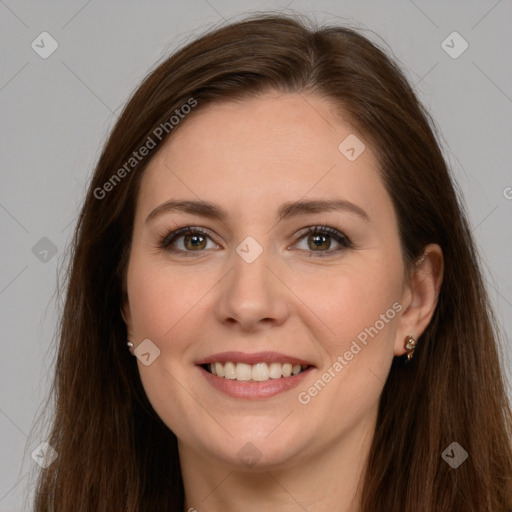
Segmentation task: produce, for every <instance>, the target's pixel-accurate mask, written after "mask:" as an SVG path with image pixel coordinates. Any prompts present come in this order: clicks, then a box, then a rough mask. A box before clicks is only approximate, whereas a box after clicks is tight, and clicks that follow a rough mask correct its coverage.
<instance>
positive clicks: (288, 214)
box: [146, 199, 371, 222]
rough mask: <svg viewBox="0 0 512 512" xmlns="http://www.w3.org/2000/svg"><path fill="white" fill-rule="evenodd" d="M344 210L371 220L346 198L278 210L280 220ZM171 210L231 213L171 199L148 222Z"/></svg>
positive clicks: (219, 217) (208, 215)
mask: <svg viewBox="0 0 512 512" xmlns="http://www.w3.org/2000/svg"><path fill="white" fill-rule="evenodd" d="M337 210H342V211H346V212H349V213H353V214H355V215H358V216H359V217H360V218H361V219H363V220H364V221H366V222H370V221H371V220H370V217H369V215H368V214H367V213H366V212H365V211H364V210H363V209H362V208H361V207H360V206H357V205H356V204H354V203H351V202H350V201H347V200H345V199H310V200H303V201H295V202H288V203H284V204H282V205H281V206H280V208H279V210H278V212H277V219H278V221H282V220H285V219H290V218H292V217H298V216H300V215H307V214H311V213H323V212H329V211H337ZM169 212H183V213H189V214H192V215H199V216H202V217H206V218H209V219H216V220H220V221H225V220H226V219H227V218H228V217H229V214H228V212H227V210H225V209H224V208H222V207H221V206H219V205H216V204H214V203H209V202H207V201H190V200H174V199H171V200H169V201H166V202H165V203H162V204H161V205H159V206H157V207H156V208H155V209H154V210H153V211H152V212H151V213H150V214H149V215H148V216H147V218H146V222H150V221H151V220H153V219H155V218H156V217H159V216H160V215H163V214H164V213H169Z"/></svg>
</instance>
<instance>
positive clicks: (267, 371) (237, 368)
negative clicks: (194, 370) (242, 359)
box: [208, 361, 305, 382]
mask: <svg viewBox="0 0 512 512" xmlns="http://www.w3.org/2000/svg"><path fill="white" fill-rule="evenodd" d="M208 368H209V370H210V372H211V373H213V375H217V377H224V378H226V379H236V380H251V379H252V380H255V381H259V382H261V381H265V380H268V379H280V378H281V377H290V375H297V374H299V373H300V372H301V370H303V369H304V368H305V367H304V368H303V367H302V366H301V365H300V364H296V365H292V364H291V363H270V364H267V363H257V364H246V363H232V362H231V361H228V362H226V363H212V364H209V365H208Z"/></svg>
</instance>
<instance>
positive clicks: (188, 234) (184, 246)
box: [159, 226, 218, 253]
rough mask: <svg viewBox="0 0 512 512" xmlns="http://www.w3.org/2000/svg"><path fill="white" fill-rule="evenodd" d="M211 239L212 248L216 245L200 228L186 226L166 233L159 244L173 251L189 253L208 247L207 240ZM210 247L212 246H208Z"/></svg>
mask: <svg viewBox="0 0 512 512" xmlns="http://www.w3.org/2000/svg"><path fill="white" fill-rule="evenodd" d="M209 240H210V241H211V242H212V244H213V248H216V247H218V245H217V244H215V243H213V241H212V240H211V238H210V236H209V235H208V234H207V233H206V232H205V231H203V230H202V229H201V228H193V227H190V226H187V227H186V228H181V229H177V230H176V231H172V232H171V233H169V234H168V235H166V236H165V237H164V238H163V239H162V240H161V241H160V244H159V246H160V247H161V248H162V249H166V250H169V251H173V252H182V253H187V252H188V253H191V252H197V253H199V252H202V251H203V250H205V249H208V248H209V247H208V241H209ZM210 248H212V247H210Z"/></svg>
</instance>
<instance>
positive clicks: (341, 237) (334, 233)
mask: <svg viewBox="0 0 512 512" xmlns="http://www.w3.org/2000/svg"><path fill="white" fill-rule="evenodd" d="M305 230H306V231H305V232H304V230H303V231H302V233H301V234H300V235H299V238H298V241H300V240H302V239H303V238H304V237H305V236H306V235H320V234H321V235H327V236H329V237H331V238H333V239H334V240H335V241H336V242H338V243H339V244H340V247H338V248H337V249H331V250H328V251H318V252H317V251H310V252H311V255H310V257H319V258H324V257H327V256H332V255H333V254H336V253H339V252H341V251H343V250H345V249H350V248H352V247H353V246H354V244H353V243H352V241H351V240H350V239H349V238H348V237H347V236H346V235H345V234H343V233H342V232H340V231H338V230H337V229H334V228H331V227H329V226H308V227H307V228H305ZM187 234H200V235H204V236H206V237H208V238H210V239H211V237H210V235H209V234H208V233H207V231H206V230H204V229H203V228H200V227H194V226H187V227H184V228H180V229H176V230H175V231H171V232H170V233H168V234H166V235H165V236H163V237H162V238H161V239H160V241H159V243H158V247H159V248H160V249H166V250H168V251H171V252H175V253H176V252H178V253H184V254H186V255H187V256H191V257H196V256H198V255H199V254H200V253H202V252H204V250H205V249H203V250H200V251H185V250H182V249H176V248H174V247H172V244H173V243H174V242H175V241H176V240H177V239H178V238H180V237H181V236H183V235H187ZM296 243H298V242H296ZM296 243H295V244H296ZM295 244H294V245H295ZM195 252H197V253H199V254H197V255H196V254H194V253H195Z"/></svg>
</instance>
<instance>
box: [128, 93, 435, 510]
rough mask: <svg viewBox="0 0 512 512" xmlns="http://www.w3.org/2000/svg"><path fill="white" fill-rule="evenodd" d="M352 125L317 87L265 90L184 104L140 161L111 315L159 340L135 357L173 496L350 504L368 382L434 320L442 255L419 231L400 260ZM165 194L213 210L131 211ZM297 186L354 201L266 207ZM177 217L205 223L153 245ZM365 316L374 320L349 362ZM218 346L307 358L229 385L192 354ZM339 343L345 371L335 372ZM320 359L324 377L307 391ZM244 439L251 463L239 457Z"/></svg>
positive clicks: (281, 504) (139, 337)
mask: <svg viewBox="0 0 512 512" xmlns="http://www.w3.org/2000/svg"><path fill="white" fill-rule="evenodd" d="M306 100H307V101H306ZM351 133H355V134H356V135H357V136H358V137H359V138H360V139H361V140H363V141H364V137H363V136H362V135H360V134H358V133H357V132H355V130H354V129H352V128H351V127H350V126H349V125H348V124H346V123H345V122H342V121H341V120H340V118H339V117H338V118H334V117H333V109H332V105H330V104H329V103H328V102H327V101H326V100H325V99H321V98H319V97H316V96H313V95H298V94H280V93H272V94H270V93H268V94H265V95H264V96H262V97H259V98H255V99H250V100H244V101H242V102H238V103H235V102H224V103H215V104H212V105H208V106H207V107H205V108H204V109H203V110H201V111H198V112H197V113H194V114H193V115H191V116H190V117H189V118H188V119H186V122H184V123H183V125H182V126H180V127H179V130H177V131H176V133H175V134H174V135H173V137H172V138H170V139H169V141H168V142H167V143H166V144H165V146H163V148H162V149H161V150H160V151H159V152H158V153H157V155H156V156H155V157H154V158H153V159H152V161H151V162H150V164H149V166H148V168H147V169H146V171H145V175H144V177H143V179H142V184H141V188H140V191H139V195H138V198H137V207H136V214H135V221H134V229H133V240H132V247H131V252H130V258H129V264H128V271H127V295H128V300H127V302H126V303H125V304H124V305H123V317H124V319H125V321H126V323H127V329H128V334H129V338H130V339H131V340H133V342H134V344H135V347H137V345H138V344H140V343H141V342H142V341H143V340H145V339H149V340H151V341H152V342H153V343H154V344H155V345H156V346H157V347H158V348H159V350H160V356H159V357H157V358H156V359H155V360H154V362H152V363H151V364H150V365H148V366H145V365H144V364H142V362H141V361H140V360H139V359H137V364H138V368H139V372H140V377H141V380H142V383H143V386H144V389H145V391H146V393H147V396H148V398H149V400H150V402H151V404H152V406H153V407H154V409H155V411H156V412H157V413H158V415H159V416H160V417H161V419H162V420H163V421H164V423H165V424H166V425H167V426H168V427H169V428H170V429H171V430H172V431H173V432H174V433H175V434H176V436H177V438H178V445H179V453H180V463H181V468H182V474H183V480H184V486H185V493H186V507H185V510H189V508H193V509H196V510H197V511H199V512H201V511H203V510H208V511H209V512H217V511H223V512H230V511H235V510H242V509H243V510H244V511H247V512H252V511H261V510H275V511H280V512H291V511H297V510H308V512H316V511H325V510H336V511H342V512H358V510H359V509H358V508H357V505H356V503H357V499H358V498H359V491H358V488H357V485H358V481H359V479H360V478H361V477H362V475H363V473H364V467H365V462H366V457H367V455H368V451H369V448H370V443H371V440H372V437H373V433H374V429H375V424H376V416H377V409H378V403H379V397H380V394H381V392H382V389H383V386H384V383H385V381H386V377H387V375H388V373H389V369H390V365H391V363H392V360H393V358H394V357H395V356H399V355H402V354H404V353H405V352H406V350H405V348H404V340H405V338H406V336H407V335H409V334H412V335H414V336H415V337H416V338H418V337H419V336H420V335H421V334H422V333H423V331H424V330H425V328H426V327H427V325H428V323H429V321H430V319H431V317H432V314H433V312H434V309H435V305H436V300H437V296H438V293H439V289H440V286H441V281H442V269H443V262H442V253H441V250H440V248H439V247H438V246H437V245H434V244H431V245H429V246H427V247H426V255H425V258H424V260H423V263H422V264H421V265H418V266H417V267H416V268H415V270H414V271H412V270H411V271H409V270H408V269H405V268H404V263H403V259H402V254H401V250H400V240H399V236H398V228H397V219H396V216H395V212H394V209H393V205H392V202H391V199H390V197H389V195H388V194H387V192H386V190H385V188H384V186H383V184H382V181H381V179H380V176H379V171H378V164H377V157H376V155H375V154H374V152H373V151H372V148H371V147H370V146H369V144H368V143H366V150H365V151H364V152H362V153H361V154H360V156H359V157H358V158H356V159H355V160H354V161H349V160H348V159H347V158H346V157H345V156H344V155H343V154H342V153H341V152H340V151H339V150H338V145H339V144H340V142H341V141H343V140H344V139H345V138H346V137H347V135H349V134H351ZM170 199H173V200H192V201H199V200H200V201H207V202H211V203H214V204H216V205H218V206H219V207H222V208H223V209H225V210H226V212H227V216H226V218H224V219H222V220H220V219H216V218H208V217H205V216H203V215H198V214H192V213H187V212H181V211H172V210H168V211H165V212H163V213H161V214H159V215H155V216H153V217H152V218H151V219H149V220H146V219H147V217H148V216H149V214H150V213H151V212H153V211H154V210H155V208H157V207H158V206H159V205H161V204H162V203H165V202H166V201H168V200H170ZM312 199H343V200H345V201H349V202H350V203H352V204H354V205H356V206H357V207H358V208H359V209H360V210H363V211H364V212H365V213H364V214H358V213H356V212H355V211H353V210H354V209H352V210H350V209H339V210H330V211H323V212H307V213H304V212H302V213H301V214H300V215H296V216H289V217H286V218H283V219H282V220H280V221H279V220H278V218H277V211H278V209H279V207H280V206H281V205H283V204H284V203H288V202H295V201H305V200H312ZM365 216H366V217H365ZM185 226H191V227H200V228H203V229H204V230H206V231H207V234H206V235H201V233H199V234H197V233H195V235H196V237H197V236H199V238H195V239H194V233H193V234H192V236H190V235H187V234H185V235H182V236H181V237H180V238H178V239H176V240H174V241H173V242H172V244H171V246H173V247H174V248H175V251H174V252H173V251H172V250H170V248H169V247H168V248H162V247H160V246H159V241H160V238H162V237H164V236H166V235H167V234H168V233H169V232H171V231H172V230H175V229H177V228H181V227H185ZM309 226H329V227H331V228H334V229H336V230H338V231H339V232H341V233H342V234H344V235H345V236H346V237H348V238H349V239H350V240H351V242H352V243H353V245H352V246H350V247H343V245H342V244H341V243H340V242H338V241H336V239H335V238H334V237H332V235H329V234H325V233H323V235H324V237H325V239H323V240H322V233H320V235H318V234H316V235H315V234H310V233H307V232H306V233H305V232H304V228H307V227H309ZM248 236H250V237H252V238H253V239H254V240H255V241H257V243H258V244H259V246H261V248H262V252H261V254H260V255H259V256H258V257H257V258H256V259H255V260H254V261H252V262H251V263H248V262H247V261H246V260H245V259H244V258H242V257H241V256H240V255H239V253H237V251H236V248H237V247H238V246H239V244H240V243H241V242H242V241H244V239H245V238H246V237H248ZM319 236H320V240H318V237H319ZM191 239H194V240H192V241H191ZM315 240H316V241H317V242H318V243H317V244H315V243H314V242H315ZM193 241H195V242H196V243H197V245H194V243H192V242H193ZM243 247H245V248H246V249H247V247H248V246H243ZM317 247H319V248H318V249H316V248H317ZM338 248H341V250H339V251H336V249H338ZM186 251H188V252H187V253H186V254H185V252H186ZM250 251H254V246H251V248H250ZM320 252H321V253H322V254H323V255H324V256H325V257H322V254H320V256H318V254H319V253H320ZM191 253H193V254H191ZM187 255H188V256H187ZM393 305H394V308H395V309H393ZM380 319H381V320H380ZM370 326H374V328H375V330H376V331H377V333H376V334H375V332H373V335H372V336H367V344H366V345H363V344H362V343H360V342H358V345H359V346H360V348H361V349H360V351H358V352H357V353H356V355H354V356H353V358H350V360H348V358H349V357H350V355H348V356H347V357H345V356H344V354H346V353H347V351H349V350H350V347H351V346H353V345H352V344H353V342H354V340H358V339H359V340H360V339H361V337H364V335H362V334H361V333H363V332H364V330H365V328H369V327H370ZM358 335H359V336H360V337H359V338H358ZM226 351H237V352H242V353H244V354H254V353H256V352H268V351H274V352H279V353H282V354H286V355H289V356H293V357H297V358H299V359H301V360H303V361H307V362H308V363H309V365H310V367H309V369H308V370H307V372H304V374H301V375H299V376H298V377H300V378H301V379H302V380H300V383H299V385H297V386H295V387H293V388H291V389H285V390H283V391H281V392H279V393H277V394H275V395H273V396H270V397H240V396H229V395H227V394H226V393H224V392H222V391H219V389H218V388H217V387H215V386H214V385H212V384H211V382H210V381H209V380H208V378H205V375H204V374H205V373H206V370H205V369H203V368H202V367H200V366H198V364H197V363H198V362H199V361H201V360H204V359H208V357H209V356H212V355H213V354H217V353H221V352H226ZM339 356H341V357H342V358H343V361H344V364H343V367H342V369H341V370H339V368H340V367H339V365H338V370H336V369H335V370H333V364H334V363H335V362H336V361H340V359H339V358H338V357H339ZM329 368H330V369H331V370H330V373H329ZM326 373H327V374H328V375H331V378H330V379H329V377H327V378H325V380H328V381H329V382H328V383H326V384H325V386H323V387H321V388H320V391H318V390H317V393H316V394H315V391H314V389H313V391H311V392H308V390H310V389H311V387H314V384H315V382H317V381H318V380H319V379H322V376H323V375H325V374H326ZM333 375H334V376H333ZM208 376H209V377H210V378H215V379H219V380H220V379H221V377H213V376H211V375H209V374H208ZM286 378H287V377H282V379H281V380H286ZM325 380H324V383H325ZM224 381H225V379H224ZM245 384H248V383H247V382H246V383H245ZM245 384H244V382H241V385H242V386H243V385H245ZM301 392H302V395H301V396H302V401H300V400H299V399H298V397H299V393H301ZM307 397H309V401H308V400H307ZM306 402H307V403H306ZM247 443H252V444H251V445H247ZM244 446H245V447H246V448H245V450H248V449H249V448H247V446H252V451H253V452H254V454H255V459H257V460H256V463H253V462H254V461H253V462H248V459H247V458H246V457H243V456H242V455H241V454H239V451H240V450H242V454H243V453H245V451H244V450H243V449H244ZM249 451H250V450H249Z"/></svg>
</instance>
